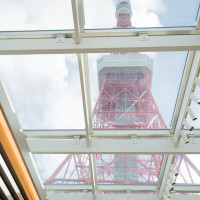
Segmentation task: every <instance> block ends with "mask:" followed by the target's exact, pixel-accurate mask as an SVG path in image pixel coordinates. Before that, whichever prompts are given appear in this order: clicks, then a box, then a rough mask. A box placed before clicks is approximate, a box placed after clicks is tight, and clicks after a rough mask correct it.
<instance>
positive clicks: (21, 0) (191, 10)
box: [0, 0, 200, 31]
mask: <svg viewBox="0 0 200 200" xmlns="http://www.w3.org/2000/svg"><path fill="white" fill-rule="evenodd" d="M114 2H116V1H112V0H84V13H85V29H99V28H113V27H116V19H115V3H114ZM131 4H132V27H133V28H141V27H177V26H195V21H196V17H197V12H198V9H199V4H200V0H131ZM102 11H103V12H102ZM102 13H103V14H102ZM0 17H1V19H6V20H1V21H0V31H22V30H59V29H73V17H72V8H71V1H66V0H59V1H53V0H43V1H39V0H16V1H10V0H9V1H8V0H1V2H0Z"/></svg>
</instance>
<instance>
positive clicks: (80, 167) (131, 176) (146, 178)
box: [33, 154, 163, 185]
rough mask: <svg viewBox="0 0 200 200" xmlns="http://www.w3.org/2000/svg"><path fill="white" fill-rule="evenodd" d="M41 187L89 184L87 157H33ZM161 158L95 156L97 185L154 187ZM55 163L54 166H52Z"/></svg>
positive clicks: (155, 156) (122, 155) (80, 155)
mask: <svg viewBox="0 0 200 200" xmlns="http://www.w3.org/2000/svg"><path fill="white" fill-rule="evenodd" d="M33 157H34V160H35V164H36V166H37V169H38V171H39V174H40V177H41V180H42V182H43V183H44V185H47V184H85V185H88V184H91V174H90V165H89V157H88V155H86V154H68V155H63V154H57V155H51V154H45V155H39V154H34V156H33ZM162 160H163V155H161V154H160V155H134V154H98V155H96V171H97V181H98V184H105V185H108V184H116V185H123V184H129V185H131V184H146V185H147V184H148V185H151V184H153V185H155V184H157V181H158V178H159V175H160V168H161V166H162ZM55 161H56V162H55Z"/></svg>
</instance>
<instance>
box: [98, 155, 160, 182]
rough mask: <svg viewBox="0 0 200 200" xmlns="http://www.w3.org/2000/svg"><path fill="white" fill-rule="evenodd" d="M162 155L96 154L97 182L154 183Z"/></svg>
mask: <svg viewBox="0 0 200 200" xmlns="http://www.w3.org/2000/svg"><path fill="white" fill-rule="evenodd" d="M162 159H163V155H133V154H108V155H107V154H98V155H97V179H98V184H156V183H157V180H158V177H159V173H160V167H161V163H162Z"/></svg>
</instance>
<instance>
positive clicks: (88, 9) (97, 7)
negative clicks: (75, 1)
mask: <svg viewBox="0 0 200 200" xmlns="http://www.w3.org/2000/svg"><path fill="white" fill-rule="evenodd" d="M84 3H85V4H84V8H85V16H86V28H113V27H116V18H115V6H114V3H113V2H112V1H111V0H109V1H108V0H101V1H99V0H85V1H84ZM131 6H132V11H133V16H132V25H133V26H135V27H160V26H162V24H161V23H160V20H159V16H158V13H161V12H165V7H164V4H163V3H162V0H131Z"/></svg>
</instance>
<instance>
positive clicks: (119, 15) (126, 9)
mask: <svg viewBox="0 0 200 200" xmlns="http://www.w3.org/2000/svg"><path fill="white" fill-rule="evenodd" d="M115 2H116V3H117V6H116V12H115V16H116V19H117V28H131V27H132V23H131V17H132V10H131V3H130V1H129V0H118V1H115Z"/></svg>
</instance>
